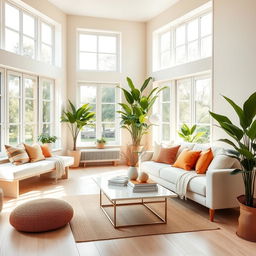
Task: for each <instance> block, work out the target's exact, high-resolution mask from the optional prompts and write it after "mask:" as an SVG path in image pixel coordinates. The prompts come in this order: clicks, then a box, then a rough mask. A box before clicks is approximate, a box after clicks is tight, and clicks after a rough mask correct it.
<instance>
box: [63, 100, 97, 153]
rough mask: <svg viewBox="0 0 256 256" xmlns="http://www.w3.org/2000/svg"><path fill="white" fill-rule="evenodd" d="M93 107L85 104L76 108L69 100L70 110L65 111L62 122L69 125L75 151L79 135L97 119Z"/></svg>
mask: <svg viewBox="0 0 256 256" xmlns="http://www.w3.org/2000/svg"><path fill="white" fill-rule="evenodd" d="M91 109H92V107H91V106H90V105H89V104H84V105H83V106H81V107H80V108H78V109H76V107H75V106H74V105H73V104H72V102H71V101H70V100H69V109H68V110H67V111H63V113H62V116H61V122H65V123H68V125H69V126H68V127H69V129H70V131H71V134H72V138H73V150H76V141H77V137H78V134H79V133H80V131H81V130H82V129H83V127H84V126H86V125H92V122H93V121H94V118H95V113H94V112H92V111H90V110H91Z"/></svg>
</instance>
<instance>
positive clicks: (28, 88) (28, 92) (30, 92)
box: [24, 78, 37, 99]
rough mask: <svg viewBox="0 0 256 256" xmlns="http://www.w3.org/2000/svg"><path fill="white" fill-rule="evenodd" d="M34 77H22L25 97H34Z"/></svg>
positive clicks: (35, 87)
mask: <svg viewBox="0 0 256 256" xmlns="http://www.w3.org/2000/svg"><path fill="white" fill-rule="evenodd" d="M36 83H37V82H36V79H31V78H24V86H25V97H26V98H31V99H33V98H36V93H37V91H36V89H37V86H36Z"/></svg>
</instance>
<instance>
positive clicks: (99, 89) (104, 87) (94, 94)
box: [79, 83, 120, 144]
mask: <svg viewBox="0 0 256 256" xmlns="http://www.w3.org/2000/svg"><path fill="white" fill-rule="evenodd" d="M117 102H119V91H118V90H117V88H116V84H93V83H79V103H80V105H82V104H85V103H90V105H91V106H92V107H93V109H92V111H95V112H96V120H95V125H94V126H91V127H88V126H86V127H85V128H84V130H83V131H82V132H81V137H80V143H81V144H94V143H95V140H96V138H101V137H104V138H106V140H107V141H108V144H119V136H120V135H119V120H118V115H117V113H116V110H117V108H118V105H117Z"/></svg>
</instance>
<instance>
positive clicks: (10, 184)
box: [0, 156, 74, 198]
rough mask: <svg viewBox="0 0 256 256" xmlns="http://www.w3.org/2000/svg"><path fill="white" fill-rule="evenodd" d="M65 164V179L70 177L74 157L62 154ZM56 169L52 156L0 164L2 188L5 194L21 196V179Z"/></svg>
mask: <svg viewBox="0 0 256 256" xmlns="http://www.w3.org/2000/svg"><path fill="white" fill-rule="evenodd" d="M61 158H62V159H63V161H64V164H65V174H64V175H63V176H62V178H63V179H67V178H68V170H69V166H71V165H72V164H73V163H74V158H73V157H70V156H61ZM54 171H55V162H54V161H53V160H52V159H51V157H49V158H46V159H45V160H42V161H38V162H34V163H26V164H21V165H14V164H12V163H10V162H7V163H1V164H0V188H2V189H3V191H4V196H7V197H15V198H17V197H19V181H20V180H24V179H27V178H30V177H34V176H37V175H41V174H44V173H48V172H54Z"/></svg>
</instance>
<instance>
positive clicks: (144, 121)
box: [117, 77, 166, 146]
mask: <svg viewBox="0 0 256 256" xmlns="http://www.w3.org/2000/svg"><path fill="white" fill-rule="evenodd" d="M126 80H127V83H128V86H129V90H126V89H124V88H123V87H120V86H118V88H120V89H121V90H122V92H123V95H124V97H125V99H126V101H127V103H119V105H120V106H121V108H122V109H121V110H120V111H117V112H118V113H119V114H121V122H120V125H121V128H123V129H126V130H127V131H128V132H129V133H130V135H131V138H132V145H133V146H140V144H141V139H142V137H143V135H145V134H146V133H147V132H148V130H149V128H150V127H151V125H152V124H150V123H149V122H148V118H149V115H150V110H151V109H152V107H153V105H154V103H155V101H156V99H157V98H158V96H159V93H160V92H161V91H162V90H164V89H165V88H166V87H162V88H160V87H155V88H153V89H151V90H146V89H147V88H148V85H149V82H150V81H151V80H152V77H149V78H147V79H146V80H145V81H144V83H143V84H142V86H141V87H140V88H136V87H135V85H134V83H133V81H132V80H131V78H129V77H127V78H126Z"/></svg>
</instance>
